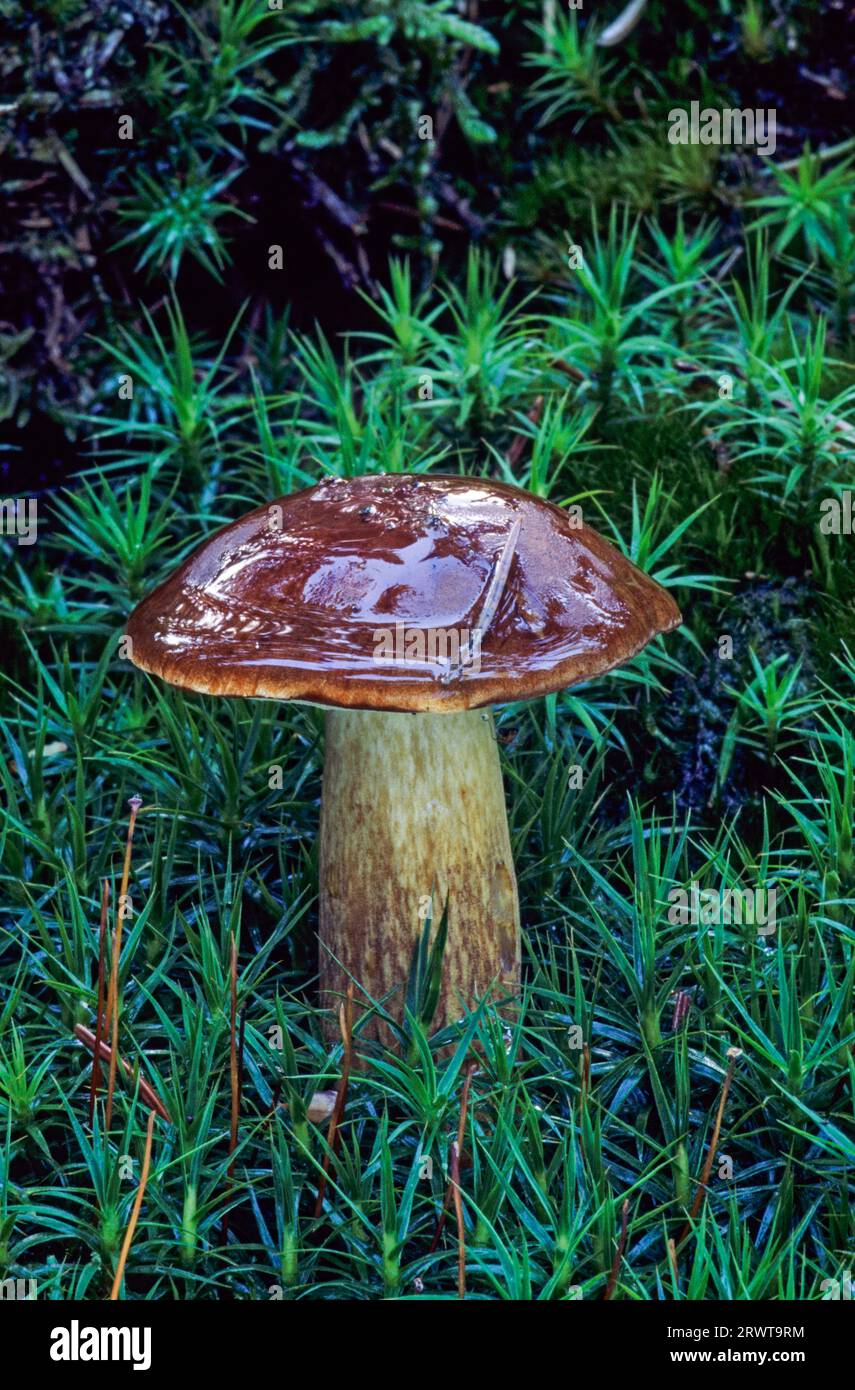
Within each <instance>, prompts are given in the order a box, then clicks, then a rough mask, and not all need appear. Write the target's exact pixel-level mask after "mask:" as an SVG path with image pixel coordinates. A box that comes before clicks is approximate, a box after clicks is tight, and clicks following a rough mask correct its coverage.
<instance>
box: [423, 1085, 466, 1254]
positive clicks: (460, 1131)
mask: <svg viewBox="0 0 855 1390" xmlns="http://www.w3.org/2000/svg"><path fill="white" fill-rule="evenodd" d="M476 1070H477V1063H475V1062H470V1063H469V1066H468V1067H467V1068H466V1077H465V1079H464V1082H463V1094H462V1095H461V1097H460V1118H459V1120H458V1122H457V1149H458V1153H459V1152H460V1151H461V1150H462V1149H463V1136H464V1133H465V1131H466V1112H467V1110H468V1109H469V1088H470V1086H471V1085H472V1077H473V1075H474V1073H475V1071H476ZM453 1186H454V1183H453V1180H452V1181H450V1182H449V1184H448V1186H447V1187H446V1189H445V1196H444V1198H443V1200H442V1210H441V1212H440V1214H439V1220H438V1221H437V1223H436V1230H435V1231H434V1233H433V1240H432V1241H431V1243H430V1250H429V1252H428V1253H429V1254H431V1255H432V1254H433V1252H434V1250H435V1249H436V1247H437V1246H438V1245H439V1239H440V1236H441V1235H442V1231H443V1227H444V1226H445V1217H446V1213H447V1211H448V1204H449V1202H450V1201H451V1198H452V1188H453Z"/></svg>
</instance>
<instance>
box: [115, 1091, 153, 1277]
mask: <svg viewBox="0 0 855 1390" xmlns="http://www.w3.org/2000/svg"><path fill="white" fill-rule="evenodd" d="M154 1116H155V1111H154V1110H149V1112H148V1127H147V1129H146V1132H145V1154H144V1155H143V1166H142V1173H141V1175H140V1185H139V1187H138V1188H137V1195H136V1197H135V1198H134V1205H133V1207H132V1209H131V1219H130V1221H129V1222H128V1229H127V1231H126V1232H125V1239H124V1241H123V1242H122V1250H121V1253H120V1255H119V1263H118V1265H117V1266H116V1277H115V1279H114V1280H113V1287H112V1289H111V1290H110V1301H111V1302H112V1301H115V1300H116V1299H117V1298H118V1297H119V1289H120V1288H121V1286H122V1276H123V1274H124V1272H125V1264H126V1263H127V1259H128V1251H129V1250H130V1248H131V1241H132V1240H133V1238H134V1231H135V1230H136V1228H137V1220H138V1218H139V1214H140V1207H141V1206H142V1199H143V1197H144V1196H145V1185H146V1183H147V1182H148V1171H149V1168H150V1167H151V1141H152V1138H153V1136H154Z"/></svg>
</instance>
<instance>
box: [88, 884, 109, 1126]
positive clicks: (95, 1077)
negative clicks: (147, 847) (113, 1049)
mask: <svg viewBox="0 0 855 1390" xmlns="http://www.w3.org/2000/svg"><path fill="white" fill-rule="evenodd" d="M109 901H110V882H109V879H106V878H105V879H104V882H103V884H102V887H101V924H100V926H99V928H98V1003H97V1006H96V1013H95V1046H94V1048H93V1051H92V1084H91V1086H90V1088H89V1128H90V1129H91V1128H92V1125H93V1124H94V1122H95V1097H96V1096H97V1094H98V1087H99V1086H100V1084H101V1042H102V1040H103V1037H104V1003H105V999H104V955H105V950H106V942H107V905H108V903H109Z"/></svg>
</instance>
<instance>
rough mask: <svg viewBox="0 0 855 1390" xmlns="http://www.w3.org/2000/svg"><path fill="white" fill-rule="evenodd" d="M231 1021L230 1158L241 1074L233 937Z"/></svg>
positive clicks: (230, 1174) (234, 1145)
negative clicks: (239, 1066) (239, 1067)
mask: <svg viewBox="0 0 855 1390" xmlns="http://www.w3.org/2000/svg"><path fill="white" fill-rule="evenodd" d="M229 973H230V976H231V1019H230V1034H231V1039H230V1045H229V1074H230V1076H231V1093H232V1122H231V1129H230V1131H229V1156H230V1157H231V1156H232V1155H233V1154H234V1151H235V1149H236V1148H237V1135H238V1117H239V1113H240V1073H239V1069H238V1045H237V942H236V941H235V938H234V937H232V955H231V966H230V971H229ZM234 1171H235V1161H234V1158H233V1157H231V1162H230V1163H229V1169H228V1177H229V1181H231V1179H232V1177H233V1176H234Z"/></svg>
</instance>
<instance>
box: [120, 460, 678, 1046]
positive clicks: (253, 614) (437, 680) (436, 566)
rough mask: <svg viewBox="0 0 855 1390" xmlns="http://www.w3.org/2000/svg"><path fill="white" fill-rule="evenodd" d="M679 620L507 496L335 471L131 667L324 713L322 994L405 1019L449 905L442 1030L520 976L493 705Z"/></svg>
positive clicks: (228, 532) (178, 576)
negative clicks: (415, 968) (421, 954)
mask: <svg viewBox="0 0 855 1390" xmlns="http://www.w3.org/2000/svg"><path fill="white" fill-rule="evenodd" d="M679 622H680V613H679V611H678V609H677V607H676V605H675V603H674V601H673V599H672V598H671V597H670V595H669V594H668V593H667V592H666V591H665V590H664V589H662V588H661V587H660V586H659V585H658V584H657V583H656V582H655V581H654V580H652V579H651V578H650V577H649V576H647V575H645V574H643V573H642V572H641V571H640V570H638V569H637V568H636V567H635V566H634V565H633V564H632V563H631V562H630V561H629V560H627V559H626V558H625V556H623V555H622V554H620V553H619V552H618V551H617V550H615V549H614V548H613V547H612V546H611V545H609V544H608V542H607V541H605V540H603V538H602V537H601V536H600V535H598V534H597V533H596V532H595V531H592V530H591V529H590V528H589V527H587V526H585V525H582V524H581V523H579V524H574V519H573V518H571V517H569V516H568V514H567V513H566V512H565V511H562V510H561V508H559V507H556V506H554V505H552V504H551V503H549V502H546V501H544V500H543V499H541V498H538V497H534V496H531V495H529V494H528V493H525V492H522V491H520V490H519V489H518V488H515V487H511V486H509V485H507V484H504V483H497V482H492V481H487V480H483V479H474V478H465V477H439V476H435V475H421V474H417V475H408V474H387V475H372V476H368V477H359V478H347V479H343V478H330V479H327V480H325V481H323V482H321V483H318V484H317V485H316V486H314V487H310V488H306V489H304V490H303V491H300V492H296V493H293V494H292V495H290V496H287V497H282V498H279V499H278V501H276V502H273V503H270V504H269V505H267V506H262V507H259V508H258V509H257V510H255V511H252V512H250V513H249V514H248V515H246V516H243V517H241V518H240V519H239V520H238V521H235V522H233V523H232V524H231V525H229V526H226V527H225V528H224V529H223V530H221V531H219V532H217V533H216V534H215V535H214V536H212V537H211V538H210V539H209V540H207V541H205V542H204V543H203V544H202V545H201V546H200V547H199V549H198V550H197V551H196V552H195V553H194V554H193V555H192V556H191V557H190V558H189V559H188V560H187V561H185V563H184V564H183V565H182V566H181V567H180V568H179V569H178V570H177V571H176V573H175V574H174V575H172V576H171V578H169V579H167V580H166V582H165V583H163V584H161V585H160V587H159V588H157V589H155V590H154V592H153V593H151V594H149V596H148V597H147V598H146V599H144V600H143V602H142V603H141V604H140V605H139V606H138V608H137V609H136V610H135V611H134V613H133V614H132V615H131V618H130V620H129V622H128V628H127V634H128V636H129V637H130V638H131V639H132V641H131V651H130V655H131V659H132V660H133V661H134V663H135V664H136V665H137V666H139V667H141V668H142V669H143V670H144V671H149V672H152V673H153V674H155V675H157V676H160V677H161V678H162V679H164V680H166V681H169V682H170V683H171V684H173V685H176V686H181V687H183V688H184V689H187V690H195V691H200V692H202V693H203V694H205V695H226V696H240V697H242V698H262V699H276V700H296V701H304V702H308V703H311V704H316V705H322V706H325V707H326V710H327V713H326V744H325V762H324V773H323V789H322V804H321V823H320V908H319V919H320V939H321V947H322V949H321V963H320V983H321V996H322V999H323V1000H324V1002H325V1003H328V1004H330V1005H334V1004H335V1003H336V1000H337V998H338V997H339V996H340V994H341V991H342V990H343V988H344V985H345V984H346V981H347V979H348V977H349V976H353V977H354V978H355V979H356V980H357V981H358V983H359V985H361V987H362V988H363V989H364V990H365V992H366V993H367V994H368V995H369V996H371V997H372V998H374V999H376V1000H378V1001H380V1000H382V1001H384V1003H385V1005H386V1006H387V1007H388V1008H389V1009H390V1011H391V1012H392V1013H393V1014H397V1016H398V1017H400V1016H401V1015H402V1013H403V996H404V988H405V985H406V981H407V977H408V973H409V969H410V963H411V958H412V953H413V948H414V945H415V943H416V941H417V939H418V938H419V936H420V934H421V928H422V925H423V923H422V921H421V918H420V913H421V916H422V917H423V916H424V905H425V904H426V903H427V902H429V901H430V898H431V895H432V894H434V895H435V896H436V898H437V899H438V901H439V903H440V904H442V903H447V912H448V916H447V929H448V935H447V941H446V949H445V958H444V962H443V970H444V976H443V986H442V992H441V995H440V1001H439V1006H438V1010H437V1014H436V1017H435V1020H434V1022H435V1024H436V1025H437V1026H440V1025H443V1024H446V1023H448V1022H450V1021H453V1020H454V1019H455V1018H457V1017H459V1016H460V1015H461V1013H462V1012H464V1010H465V1008H466V1007H468V1006H471V1005H472V1004H473V1003H474V1002H475V1001H476V999H477V998H478V997H479V996H481V995H483V994H484V993H485V992H487V991H488V990H490V989H491V988H494V987H495V990H496V995H497V997H501V995H502V993H505V994H506V995H507V994H513V992H514V991H515V990H516V988H517V986H518V983H519V968H520V951H519V905H518V899H517V886H516V877H515V873H514V865H513V860H512V856H511V845H510V838H509V835H508V822H507V815H506V811H505V799H504V791H503V787H502V775H501V770H500V766H499V754H498V747H497V743H496V736H495V732H494V729H493V722H492V715H491V713H490V711H489V706H492V705H493V704H496V703H499V702H506V701H511V700H528V699H532V698H534V697H535V696H539V695H545V694H547V693H549V692H551V691H554V690H559V689H562V688H564V687H566V686H571V685H575V684H577V683H578V682H580V681H584V680H588V679H590V678H591V677H594V676H599V675H601V674H602V673H603V672H605V671H608V670H610V669H611V668H612V667H614V666H619V665H620V664H621V663H622V662H625V661H627V660H628V659H629V658H630V657H632V656H633V655H635V653H636V652H639V651H641V649H642V648H643V647H644V646H646V644H647V643H648V642H649V641H650V640H651V639H652V638H653V637H654V636H655V635H656V634H657V633H661V632H667V631H669V630H670V629H672V628H674V627H676V626H677V624H678V623H679Z"/></svg>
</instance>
